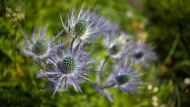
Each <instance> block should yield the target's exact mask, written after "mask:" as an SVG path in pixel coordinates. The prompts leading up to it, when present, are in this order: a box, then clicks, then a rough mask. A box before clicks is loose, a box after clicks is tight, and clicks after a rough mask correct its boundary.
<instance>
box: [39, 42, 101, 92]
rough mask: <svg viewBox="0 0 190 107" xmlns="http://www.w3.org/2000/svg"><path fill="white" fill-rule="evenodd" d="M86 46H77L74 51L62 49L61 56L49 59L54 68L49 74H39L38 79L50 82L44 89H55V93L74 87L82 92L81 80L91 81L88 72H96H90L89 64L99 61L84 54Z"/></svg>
mask: <svg viewBox="0 0 190 107" xmlns="http://www.w3.org/2000/svg"><path fill="white" fill-rule="evenodd" d="M84 47H85V46H80V47H79V45H77V46H76V47H75V48H74V49H73V50H71V48H69V47H68V49H67V50H64V49H62V50H61V52H60V54H59V55H57V56H55V57H52V58H51V59H49V61H50V63H51V64H53V65H54V66H53V67H51V68H52V69H50V70H49V71H47V72H38V73H37V76H36V77H37V78H47V79H48V80H49V81H50V84H48V85H47V86H46V87H45V88H44V89H49V88H53V87H54V88H55V90H54V94H55V92H56V91H57V90H58V89H59V88H60V87H61V86H62V87H64V89H66V86H70V85H72V86H73V87H74V88H75V89H76V90H79V91H80V92H82V90H81V88H80V86H79V82H80V80H81V79H86V80H89V79H88V78H87V77H86V76H87V72H96V71H94V70H89V69H88V66H89V64H93V63H95V62H96V61H97V60H90V58H89V57H90V56H91V54H87V53H86V52H84Z"/></svg>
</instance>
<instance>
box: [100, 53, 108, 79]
mask: <svg viewBox="0 0 190 107" xmlns="http://www.w3.org/2000/svg"><path fill="white" fill-rule="evenodd" d="M108 59H109V56H105V60H104V62H103V64H102V66H101V68H100V79H101V80H102V79H103V68H104V66H105V64H106V62H107V61H108ZM101 80H100V81H101Z"/></svg>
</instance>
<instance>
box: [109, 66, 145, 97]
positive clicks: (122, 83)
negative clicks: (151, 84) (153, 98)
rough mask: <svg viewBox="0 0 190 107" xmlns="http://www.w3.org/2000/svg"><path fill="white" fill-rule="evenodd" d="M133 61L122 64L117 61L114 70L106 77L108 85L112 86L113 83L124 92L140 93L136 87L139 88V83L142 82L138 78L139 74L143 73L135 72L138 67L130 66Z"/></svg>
mask: <svg viewBox="0 0 190 107" xmlns="http://www.w3.org/2000/svg"><path fill="white" fill-rule="evenodd" d="M132 65H133V63H130V64H127V63H126V62H125V65H124V66H123V65H122V64H121V63H118V64H117V66H116V67H115V70H114V72H113V73H112V74H110V77H109V78H108V82H107V85H108V84H111V85H108V86H112V84H113V83H114V84H115V85H114V87H115V88H120V90H121V91H122V92H124V93H130V94H133V93H140V92H139V91H138V90H137V89H138V88H141V87H140V85H141V84H144V83H143V82H141V81H139V80H138V77H139V76H142V75H143V74H144V73H141V74H137V73H136V72H137V71H138V69H139V68H137V69H135V70H132V69H131V66H132Z"/></svg>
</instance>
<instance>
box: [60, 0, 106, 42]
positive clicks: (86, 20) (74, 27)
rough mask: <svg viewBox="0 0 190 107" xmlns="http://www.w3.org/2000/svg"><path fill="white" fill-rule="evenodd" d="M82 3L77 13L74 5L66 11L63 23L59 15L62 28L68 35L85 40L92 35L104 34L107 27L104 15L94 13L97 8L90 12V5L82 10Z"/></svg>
mask: <svg viewBox="0 0 190 107" xmlns="http://www.w3.org/2000/svg"><path fill="white" fill-rule="evenodd" d="M83 5H84V3H83ZM83 5H82V6H81V8H80V10H79V12H78V13H76V12H75V6H74V7H73V9H72V12H71V13H67V19H66V22H65V23H64V22H63V21H62V17H61V15H60V18H61V22H62V25H63V27H64V29H65V30H66V32H67V33H68V34H69V35H70V36H72V37H73V38H79V39H80V40H82V41H86V42H87V41H89V40H90V38H92V37H97V36H100V35H102V34H105V33H106V32H107V30H108V28H107V24H106V22H105V21H104V17H103V16H98V15H97V14H96V10H97V9H94V10H93V11H92V13H91V12H90V7H88V9H87V10H86V11H84V10H83Z"/></svg>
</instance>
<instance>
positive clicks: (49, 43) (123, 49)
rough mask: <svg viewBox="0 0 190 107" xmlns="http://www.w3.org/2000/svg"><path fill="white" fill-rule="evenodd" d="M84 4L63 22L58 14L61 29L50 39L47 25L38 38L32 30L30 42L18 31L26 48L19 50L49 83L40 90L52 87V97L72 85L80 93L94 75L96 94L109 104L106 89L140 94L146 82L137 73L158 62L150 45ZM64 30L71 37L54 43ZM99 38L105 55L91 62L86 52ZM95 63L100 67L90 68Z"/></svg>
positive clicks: (39, 76)
mask: <svg viewBox="0 0 190 107" xmlns="http://www.w3.org/2000/svg"><path fill="white" fill-rule="evenodd" d="M83 5H84V4H83ZM83 5H82V6H81V8H80V9H79V11H76V9H75V6H74V7H73V9H72V12H71V13H67V14H66V21H65V22H64V21H63V20H62V16H61V15H60V19H61V24H62V26H63V30H62V31H61V32H59V33H58V34H57V35H56V36H55V37H54V38H52V39H48V38H47V37H46V25H44V26H43V27H42V30H41V31H40V34H39V37H38V34H37V29H36V28H35V29H34V31H33V33H32V35H31V40H30V39H28V36H27V35H26V34H25V33H24V32H23V31H21V32H22V33H23V35H24V38H25V45H26V47H20V49H21V51H22V52H23V54H25V55H27V56H30V57H32V59H33V60H34V61H35V62H36V63H37V64H38V65H39V67H40V69H39V70H38V72H37V73H36V77H37V78H46V79H47V80H48V81H49V84H47V85H46V86H45V87H44V88H43V89H42V90H47V89H51V88H54V94H55V93H56V92H57V91H59V89H64V90H66V89H67V87H70V86H73V87H74V88H75V89H76V91H80V92H82V89H81V88H80V84H82V83H84V82H85V81H89V80H90V79H89V77H88V75H89V73H95V74H96V84H97V85H96V86H97V90H98V92H100V93H101V94H103V95H105V96H106V97H107V98H108V99H109V101H111V102H113V100H112V97H111V95H110V94H109V91H108V90H107V88H117V89H120V90H121V91H122V92H123V93H131V94H133V93H140V91H139V88H141V87H142V86H141V85H143V84H146V83H144V82H142V81H140V78H139V77H140V76H142V75H143V74H144V73H138V70H139V69H140V68H141V67H142V66H144V67H148V66H149V65H148V63H147V61H156V60H157V56H156V53H155V52H154V51H153V49H154V48H153V47H152V44H147V43H146V41H143V40H135V39H134V38H133V37H132V36H130V35H127V34H126V33H124V32H121V30H120V28H119V27H118V26H117V25H115V24H113V23H110V22H108V21H106V19H105V18H104V16H99V15H98V14H97V9H94V10H93V11H91V7H88V8H87V9H86V10H85V9H83V7H84V6H83ZM64 31H65V32H66V33H67V35H69V37H70V40H69V42H67V41H64V42H60V43H57V42H56V39H57V38H58V37H59V36H60V35H61V34H62V33H63V32H64ZM100 36H104V38H103V40H102V45H103V46H104V47H105V50H106V52H107V55H106V57H105V58H102V59H94V60H93V59H92V58H91V56H92V55H93V54H92V53H89V52H87V51H86V50H85V49H86V47H87V46H89V45H90V44H94V43H95V42H94V41H93V38H100ZM100 39H101V38H100ZM67 44H68V45H67ZM108 60H110V61H112V62H113V63H114V69H113V70H112V71H111V73H109V74H108V72H107V71H106V69H105V68H106V63H107V61H108ZM98 62H100V65H99V68H91V67H90V65H92V64H98Z"/></svg>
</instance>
